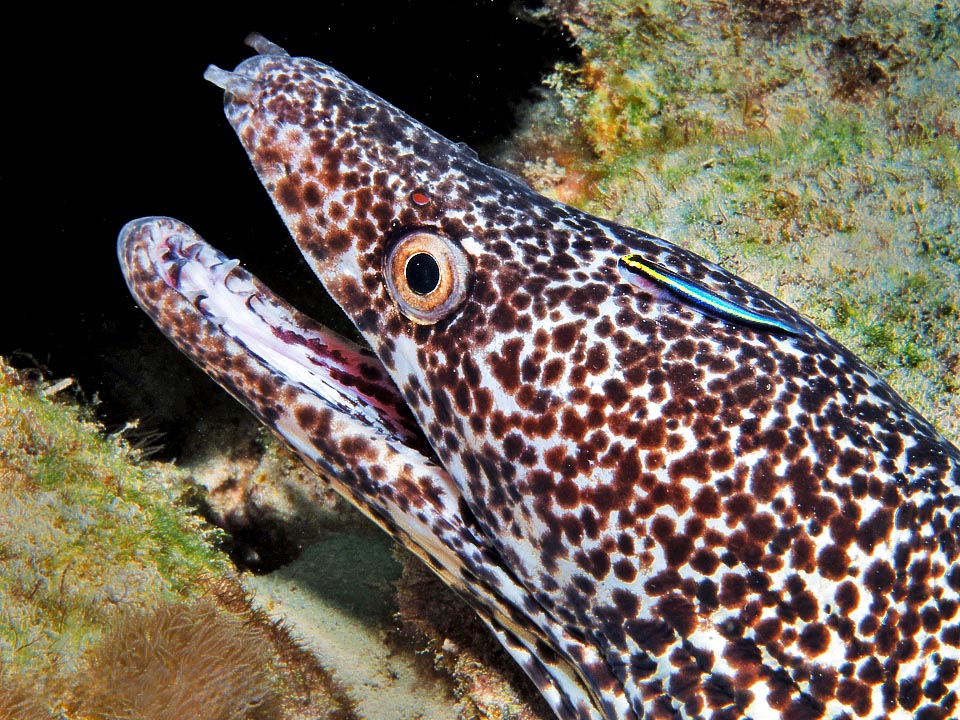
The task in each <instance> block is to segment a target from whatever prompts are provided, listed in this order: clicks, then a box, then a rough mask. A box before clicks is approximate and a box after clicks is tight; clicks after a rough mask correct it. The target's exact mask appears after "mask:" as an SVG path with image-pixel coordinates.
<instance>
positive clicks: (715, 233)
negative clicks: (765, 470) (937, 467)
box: [499, 0, 960, 441]
mask: <svg viewBox="0 0 960 720" xmlns="http://www.w3.org/2000/svg"><path fill="white" fill-rule="evenodd" d="M541 15H546V16H547V17H548V19H550V20H553V21H555V22H560V23H562V24H563V25H564V26H565V27H566V28H567V29H568V31H569V32H570V34H571V35H572V36H573V37H574V40H575V42H576V44H577V46H578V47H579V49H580V51H581V54H582V62H581V63H580V64H579V65H577V66H573V65H570V64H564V65H559V66H558V67H557V68H556V70H555V72H554V73H553V74H552V75H551V76H550V77H549V78H548V79H547V83H546V85H547V88H548V89H547V91H546V97H545V99H544V101H543V102H541V103H540V104H539V105H538V106H537V107H535V108H533V109H532V110H529V111H528V112H527V113H526V116H525V120H524V125H523V126H522V127H521V129H520V131H519V132H518V134H517V136H516V138H515V140H514V142H513V145H512V147H510V148H508V149H506V150H505V151H503V152H502V154H501V156H500V158H499V161H500V162H506V163H507V164H508V166H509V167H510V168H511V169H513V170H514V171H516V172H519V173H521V174H525V176H526V177H527V179H528V180H529V181H530V182H531V184H533V185H535V186H536V187H537V189H538V190H540V191H541V192H545V193H546V194H548V195H550V194H552V195H553V196H554V197H558V198H559V199H562V200H564V201H566V202H572V203H573V204H575V205H579V206H581V207H584V208H585V209H587V210H589V211H591V212H595V213H597V214H599V215H602V216H605V217H610V218H612V219H615V220H617V221H619V222H623V223H625V224H628V225H632V226H635V227H640V228H642V229H645V230H647V231H650V232H654V233H656V234H659V235H661V236H663V237H666V238H667V239H669V240H671V241H673V242H676V243H678V244H680V245H683V246H686V247H689V248H690V249H692V250H694V251H695V252H698V253H700V254H701V255H704V256H705V257H707V258H709V259H711V260H713V261H715V262H719V263H721V264H723V265H724V266H725V267H726V268H727V269H729V270H731V271H733V272H735V273H737V274H740V275H742V276H744V277H746V278H747V279H749V280H751V281H752V282H754V283H756V284H758V285H760V286H761V287H764V288H765V289H767V290H768V291H770V292H772V293H774V294H775V295H778V296H779V297H781V298H783V299H784V300H786V301H787V302H789V303H790V304H791V305H793V306H794V307H796V308H798V309H799V310H800V311H801V312H803V313H804V314H805V315H807V316H809V317H810V318H812V319H813V320H814V321H815V322H816V323H817V324H818V325H820V326H821V327H823V328H825V329H826V330H827V331H828V332H830V333H831V334H832V335H834V336H835V337H837V338H838V339H839V340H840V341H841V342H843V343H844V344H845V345H847V346H848V347H850V348H851V350H853V351H854V352H855V353H856V354H858V355H860V356H861V357H862V358H863V359H864V360H865V361H866V362H867V364H869V365H871V366H873V367H875V368H877V369H879V370H880V371H881V372H882V373H883V374H884V376H885V377H886V378H887V379H888V380H889V381H890V382H891V383H892V384H893V385H894V386H895V387H896V388H897V389H898V390H899V391H900V392H901V393H902V394H903V395H904V396H905V397H906V398H907V399H908V400H909V401H910V402H911V403H912V404H914V405H915V406H916V407H918V409H919V410H920V411H921V413H922V414H924V415H925V416H926V417H927V418H928V419H930V420H931V421H933V422H934V423H935V424H936V425H937V426H938V427H939V428H940V429H941V431H943V432H944V433H945V434H946V435H947V436H948V437H950V438H952V439H953V440H954V441H957V440H958V438H960V394H958V393H957V392H956V391H957V389H958V386H957V383H958V381H957V378H958V377H960V343H958V341H957V337H958V334H960V223H958V209H957V207H958V200H960V182H958V180H960V61H958V58H960V9H958V8H957V6H956V5H955V4H949V3H939V2H920V3H913V2H905V1H903V0H864V1H863V2H857V3H840V2H835V1H832V0H819V1H818V2H799V1H797V0H778V1H775V2H758V1H754V0H721V1H720V2H693V3H690V2H672V1H671V0H651V1H650V2H630V1H627V0H612V1H601V0H592V1H591V0H580V1H578V2H559V0H558V1H555V2H547V8H546V10H544V11H541ZM558 128H561V129H563V130H562V131H561V132H559V133H558V132H557V129H558ZM518 157H523V158H524V159H525V160H526V162H525V163H520V162H518V161H517V158H518ZM531 157H534V158H537V160H538V162H539V164H540V165H541V166H542V165H544V164H545V163H547V161H548V159H549V160H550V162H552V163H553V165H554V172H553V173H552V176H545V175H542V174H538V173H536V172H530V171H529V170H530V168H531V167H533V166H532V165H531V163H530V162H529V159H530V158H531ZM556 166H560V168H562V169H563V170H565V171H566V176H567V179H564V176H563V173H562V172H557V169H556ZM558 176H559V177H558ZM569 178H575V179H576V181H575V182H570V181H569Z"/></svg>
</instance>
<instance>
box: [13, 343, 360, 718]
mask: <svg viewBox="0 0 960 720" xmlns="http://www.w3.org/2000/svg"><path fill="white" fill-rule="evenodd" d="M60 387H61V385H60V384H57V385H53V386H49V385H45V384H44V383H43V382H42V381H40V380H36V379H32V380H31V379H28V378H27V377H26V376H25V375H21V374H18V373H17V372H16V371H14V370H13V369H11V368H10V367H9V366H7V365H6V364H5V363H4V361H3V360H2V359H0V718H6V717H10V718H18V719H19V718H25V719H26V718H37V719H42V718H53V717H58V718H66V719H70V720H72V719H77V720H80V719H83V718H107V717H110V718H127V717H129V718H137V719H138V720H150V718H157V719H158V720H159V719H160V718H167V717H171V714H170V712H171V711H172V712H174V714H177V710H178V709H179V710H180V711H182V712H181V714H179V715H177V716H182V717H200V716H201V715H202V716H203V717H205V718H210V719H211V720H281V719H290V718H296V717H306V716H309V717H317V718H328V719H330V720H350V719H351V718H355V714H354V711H353V707H354V703H353V701H352V700H351V699H350V698H349V697H348V695H347V694H346V692H345V691H344V689H343V688H342V687H341V686H340V685H339V684H338V683H337V682H336V681H335V680H334V679H333V678H332V676H331V675H330V673H329V671H327V670H326V669H325V668H323V667H322V666H321V665H320V664H319V662H318V661H317V660H316V658H315V657H314V656H313V655H311V654H310V653H309V652H307V651H306V650H304V649H302V648H301V647H300V646H299V645H298V644H297V642H296V641H295V640H294V639H293V637H292V636H291V635H290V633H289V631H288V630H287V629H286V628H284V627H283V626H280V625H277V624H276V623H274V622H272V621H271V620H270V619H269V618H268V617H267V616H266V615H265V614H264V613H262V612H259V611H256V610H253V608H252V606H251V604H250V598H249V596H248V594H247V593H246V591H245V590H244V588H243V586H242V585H241V584H240V582H239V580H238V578H237V577H236V576H235V575H234V574H233V572H232V571H231V568H230V565H229V563H228V561H227V559H226V557H225V556H224V555H223V554H222V553H221V552H220V551H219V550H218V547H217V546H218V545H219V544H220V543H221V541H222V534H221V533H220V532H219V531H218V530H216V529H214V528H212V527H211V526H209V525H207V524H206V523H205V522H203V521H202V520H201V519H199V518H198V517H197V516H196V515H195V514H194V512H193V511H192V510H191V509H190V508H189V506H188V505H187V503H185V502H184V501H183V500H184V498H183V492H184V491H183V490H182V488H184V487H185V484H184V477H183V476H184V472H183V471H181V470H178V469H176V468H174V467H173V466H170V465H163V464H159V463H146V462H143V461H142V460H140V459H139V458H138V453H137V451H135V450H132V449H131V448H130V447H129V446H128V444H127V443H126V441H125V440H124V439H123V438H122V437H121V435H119V434H115V435H107V434H105V433H104V432H103V430H102V428H101V427H100V426H99V425H98V424H97V423H96V422H95V421H94V420H93V419H92V417H91V415H90V413H89V410H86V409H84V408H83V407H82V406H80V405H75V404H72V403H69V402H61V401H59V400H57V399H56V398H57V397H58V392H57V391H58V389H59V388H60ZM198 713H199V714H198Z"/></svg>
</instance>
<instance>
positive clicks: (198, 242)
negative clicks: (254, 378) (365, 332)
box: [117, 217, 429, 454]
mask: <svg viewBox="0 0 960 720" xmlns="http://www.w3.org/2000/svg"><path fill="white" fill-rule="evenodd" d="M117 252H118V255H119V257H120V264H121V266H122V268H123V272H124V276H125V278H126V280H127V285H128V287H129V288H130V291H131V292H132V293H133V295H134V297H135V298H136V300H137V303H138V304H139V305H140V306H141V307H142V308H143V309H144V311H146V313H147V314H148V315H150V316H151V318H152V319H153V320H154V322H155V323H157V325H158V326H159V327H160V329H161V330H163V331H164V333H165V334H166V335H167V336H168V337H170V339H171V340H172V341H173V342H174V343H175V344H177V345H178V347H180V349H181V350H183V351H184V352H185V353H187V354H188V355H189V356H190V357H191V358H192V359H193V360H194V361H195V362H197V363H198V364H200V365H201V366H202V367H203V366H204V365H205V362H209V361H210V360H209V359H207V360H206V361H203V360H201V359H199V358H198V353H199V352H200V351H201V350H202V348H200V347H191V342H192V345H194V346H196V345H198V344H199V343H201V342H202V341H198V340H193V341H190V340H188V339H187V333H183V332H178V328H181V327H182V326H183V324H184V323H190V322H194V323H196V322H199V323H208V324H209V325H208V326H207V333H206V337H208V338H213V337H216V334H217V333H219V334H222V336H223V338H229V339H230V340H231V341H233V342H235V343H237V344H238V345H239V346H241V347H242V348H243V350H244V352H246V353H249V354H250V355H252V356H254V357H256V358H257V359H258V360H259V361H260V362H261V363H262V364H263V365H264V366H265V367H266V368H267V369H269V371H270V372H272V373H273V374H275V375H276V376H278V377H281V378H283V382H284V383H285V384H296V385H298V386H299V387H301V388H302V389H305V390H307V391H308V392H310V393H312V394H314V395H316V396H317V397H318V398H320V399H321V400H322V401H323V402H324V403H325V404H326V405H328V406H330V407H331V408H332V409H334V410H335V411H336V412H338V413H346V414H349V415H351V416H353V417H354V419H355V420H357V421H358V422H360V423H362V424H364V425H367V426H368V427H369V429H370V432H371V434H372V435H373V436H375V437H378V438H381V439H384V440H389V441H394V442H399V443H401V444H403V445H409V446H411V447H413V448H415V449H416V450H417V451H418V452H420V453H424V454H429V451H428V450H427V448H428V447H429V446H428V445H427V443H426V440H425V439H424V438H423V436H422V434H421V433H420V431H419V427H418V426H417V424H416V421H415V420H414V418H413V416H412V415H411V413H410V411H409V409H408V408H407V406H406V403H405V402H404V400H403V398H402V396H401V395H400V393H399V391H398V390H397V388H396V386H395V385H394V384H393V381H392V380H390V378H389V376H388V375H387V373H386V370H384V368H383V366H382V365H381V364H380V361H379V360H378V359H377V358H376V356H375V355H373V354H372V353H371V352H369V351H368V350H365V349H364V348H361V347H359V346H357V345H355V344H353V343H352V342H350V341H348V340H346V339H344V338H342V337H341V336H340V335H338V334H336V333H335V332H333V331H332V330H329V329H327V328H326V327H324V326H323V325H321V324H319V323H317V322H315V321H314V320H312V319H310V318H309V317H307V316H305V315H303V314H302V313H300V312H299V311H297V310H296V309H295V308H293V307H292V306H290V305H289V304H287V303H286V302H284V301H283V300H281V299H280V298H278V297H277V296H276V295H274V294H273V293H272V292H271V291H270V289H269V288H267V287H266V286H265V285H263V284H262V283H261V282H260V281H259V280H257V278H256V277H254V276H253V275H251V274H250V273H249V272H247V271H246V270H244V269H243V268H241V267H240V263H239V261H237V260H232V259H229V258H227V257H226V256H225V255H223V254H222V253H221V252H220V251H218V250H217V249H216V248H214V247H213V246H211V245H209V244H208V243H207V242H205V241H204V240H203V239H202V238H201V237H200V236H199V235H197V233H196V232H194V231H193V230H192V229H191V228H190V227H188V226H187V225H185V224H183V223H181V222H179V221H178V220H174V219H173V218H165V217H147V218H140V219H138V220H133V221H131V222H129V223H127V224H126V225H125V226H124V227H123V229H122V230H121V232H120V235H119V238H118V240H117ZM191 337H192V335H191ZM184 344H187V347H184ZM204 369H207V368H206V367H204ZM235 394H236V393H235ZM240 399H241V401H243V402H244V404H247V405H250V404H251V399H250V398H240Z"/></svg>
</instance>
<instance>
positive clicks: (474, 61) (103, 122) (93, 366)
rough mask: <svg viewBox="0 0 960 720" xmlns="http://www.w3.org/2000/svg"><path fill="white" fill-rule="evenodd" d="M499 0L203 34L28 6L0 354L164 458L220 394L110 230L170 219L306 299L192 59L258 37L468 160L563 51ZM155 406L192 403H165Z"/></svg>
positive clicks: (10, 178) (14, 49) (340, 8)
mask: <svg viewBox="0 0 960 720" xmlns="http://www.w3.org/2000/svg"><path fill="white" fill-rule="evenodd" d="M514 5H515V4H514V3H512V2H501V1H499V0H484V1H476V2H446V3H442V2H434V1H433V0H407V1H402V0H401V1H397V2H390V3H360V2H335V3H323V2H318V3H315V4H313V5H310V6H307V8H301V9H297V8H295V7H291V6H289V5H286V4H284V5H283V6H282V7H281V4H277V5H276V6H271V5H261V6H260V7H259V8H257V12H256V13H251V14H247V15H243V14H239V15H238V14H237V13H236V12H231V13H230V14H229V15H227V14H221V16H220V17H219V18H218V19H216V20H214V21H211V20H210V19H209V17H208V13H210V12H211V11H210V10H208V8H207V7H203V8H201V7H200V6H199V5H198V7H197V10H196V12H195V13H191V12H183V11H177V12H175V11H172V10H170V9H169V8H166V7H156V6H148V5H143V6H140V7H137V8H135V9H130V10H129V13H130V15H129V16H124V15H116V14H112V15H107V14H104V15H103V16H102V17H99V16H95V15H92V14H78V13H74V14H73V15H72V16H65V15H63V14H58V13H54V12H53V11H52V10H51V11H50V13H49V16H46V15H45V12H46V11H45V9H44V8H42V7H34V8H31V9H29V10H30V11H31V17H30V19H29V20H26V21H24V22H22V23H21V24H20V25H16V26H14V25H11V26H8V27H7V29H6V30H5V35H6V38H5V44H4V48H3V50H2V51H0V52H2V53H3V56H4V63H3V65H4V68H5V71H4V72H5V79H6V89H5V95H6V98H5V100H4V102H3V108H2V117H3V121H2V122H3V125H4V127H3V131H2V136H3V138H4V140H5V145H6V149H5V152H4V161H3V162H2V165H0V197H2V198H3V204H4V215H5V217H6V222H5V223H4V226H5V228H6V231H5V233H4V235H5V237H4V238H3V240H2V247H3V256H2V258H3V259H2V267H3V277H4V285H3V287H4V290H5V292H4V297H5V299H6V302H5V308H6V311H5V313H4V320H3V326H2V330H0V354H2V355H4V356H7V357H11V358H13V360H14V362H15V364H17V365H19V366H30V365H36V366H40V367H42V368H45V369H46V370H47V371H48V372H49V373H50V374H51V376H52V377H54V378H59V377H66V376H71V377H74V378H76V379H77V380H78V381H79V385H80V386H81V387H82V388H83V392H84V394H85V396H86V397H88V398H92V397H94V396H96V397H97V398H98V399H99V400H100V405H99V410H98V412H99V414H100V416H101V418H102V419H103V420H104V422H105V423H106V425H107V427H108V429H111V428H113V427H116V426H119V425H121V424H122V423H123V422H124V421H125V420H128V419H132V418H133V417H142V418H143V419H144V421H145V422H146V423H147V424H149V425H151V427H152V429H157V430H160V431H161V432H163V433H165V438H166V439H165V453H164V454H168V455H175V454H177V452H178V449H179V444H180V442H181V438H180V437H179V436H178V431H177V429H176V426H177V423H178V422H179V421H180V419H181V418H178V417H177V415H179V414H183V413H189V412H197V411H200V412H202V407H203V403H206V402H207V401H206V400H197V399H198V398H201V399H202V398H207V397H210V398H215V399H214V400H210V401H209V402H220V401H221V396H223V398H225V397H226V396H225V394H223V393H217V394H214V393H213V392H212V384H210V383H207V381H205V380H204V378H203V376H202V374H201V373H200V372H199V371H196V370H194V369H193V368H192V366H191V365H190V364H189V361H186V360H185V359H182V358H180V356H179V354H178V353H177V352H176V351H175V350H173V348H172V346H170V345H169V344H168V343H166V341H165V340H164V339H163V338H162V336H161V335H160V333H159V332H158V331H156V330H155V329H154V328H153V326H152V325H151V324H150V322H149V320H148V319H147V318H146V316H145V315H144V314H143V313H142V312H141V311H139V310H138V309H137V308H136V306H135V305H134V303H133V300H132V299H131V297H130V296H129V294H128V292H127V290H126V287H125V286H124V284H123V279H122V277H121V275H120V272H119V269H118V265H117V261H116V256H115V243H116V236H117V232H118V231H119V229H120V228H121V227H122V225H123V224H124V223H125V222H127V221H128V220H130V219H133V218H135V217H139V216H143V215H172V216H174V217H176V218H179V219H180V220H183V221H184V222H186V223H187V224H188V225H191V226H193V227H194V229H196V230H197V231H198V232H199V233H200V234H201V235H203V236H204V237H205V238H206V239H207V240H208V241H210V242H211V243H212V244H213V245H215V246H216V247H218V248H219V249H221V250H222V251H223V252H225V253H226V254H228V255H230V256H232V257H238V258H240V259H241V261H242V262H243V264H244V266H245V267H247V268H248V269H250V270H251V271H252V272H254V273H255V274H257V275H258V276H259V277H260V278H261V279H263V280H264V281H265V282H266V283H267V284H268V285H269V286H271V287H272V288H273V289H274V290H276V291H277V292H279V293H280V294H281V295H282V296H285V297H287V298H288V299H289V300H291V301H292V302H294V303H295V304H296V305H298V307H300V308H301V309H303V310H305V311H307V312H308V313H310V312H317V308H318V307H319V297H318V296H319V295H320V292H321V291H320V290H319V284H318V283H317V282H316V281H315V280H314V279H313V278H312V275H311V274H310V273H309V271H308V270H307V269H306V267H305V265H304V264H303V263H302V261H301V260H300V257H299V255H298V253H297V250H296V248H295V246H294V245H293V243H292V241H290V240H289V238H288V237H287V234H286V231H285V229H284V228H283V226H282V224H281V222H280V220H279V217H278V216H277V215H276V213H275V211H274V209H273V207H272V205H271V204H270V201H269V198H268V197H267V194H266V193H265V192H264V190H263V189H262V187H261V186H260V184H259V182H258V181H257V179H256V176H255V175H254V173H253V171H252V169H251V168H250V167H249V164H248V161H247V158H246V155H245V153H244V151H243V149H242V148H241V146H240V144H239V141H238V140H237V139H236V137H235V136H234V134H233V131H232V130H231V129H230V127H229V126H228V125H227V123H226V120H225V119H224V117H223V114H222V109H221V103H222V91H221V90H220V89H219V88H216V87H215V86H213V85H211V84H209V83H207V82H206V81H204V80H203V77H202V75H203V71H204V69H205V68H206V66H207V65H208V64H210V63H215V64H217V65H219V66H221V67H223V68H225V69H232V68H233V67H234V66H235V65H236V64H237V63H238V62H239V61H241V60H242V59H244V58H245V57H248V56H250V55H251V54H253V51H252V50H250V49H248V48H247V47H246V46H244V45H243V40H244V38H245V37H246V35H247V34H248V33H249V32H251V31H254V30H256V31H258V32H260V33H262V34H263V35H264V36H266V37H267V38H269V39H270V40H272V41H273V42H275V43H277V44H279V45H281V46H283V47H284V48H286V49H287V50H288V51H289V52H290V53H291V54H293V55H305V56H309V57H313V58H316V59H317V60H320V61H322V62H325V63H327V64H329V65H332V66H333V67H335V68H337V69H338V70H340V71H342V72H344V73H345V74H346V75H348V76H349V77H351V78H352V79H353V80H355V81H356V82H358V83H360V84H361V85H364V86H365V87H367V88H369V89H371V90H373V91H374V92H376V93H378V94H379V95H381V96H383V97H384V98H386V99H387V100H388V101H390V102H392V103H393V104H394V105H396V106H398V107H400V108H401V109H403V110H404V111H406V112H407V113H409V114H410V115H412V116H413V117H416V118H417V119H419V120H421V121H422V122H424V123H426V124H427V125H428V126H430V127H432V128H434V129H435V130H437V131H439V132H441V133H442V134H444V135H446V136H447V137H449V138H451V139H453V140H456V141H460V142H466V143H468V144H470V145H472V146H474V147H481V148H482V147H483V146H484V145H488V144H490V143H492V142H495V141H496V139H497V138H498V137H501V136H503V135H506V134H507V133H509V131H510V130H511V128H512V126H513V117H514V111H515V108H516V103H517V101H519V100H520V99H522V98H523V97H524V96H527V95H529V93H530V91H531V89H534V88H536V87H537V86H538V85H539V83H540V79H541V77H542V76H543V74H544V73H545V72H546V71H548V70H549V68H550V67H551V66H552V64H553V63H554V62H555V61H556V60H558V59H559V58H560V57H566V58H568V59H571V58H575V56H576V55H575V52H574V51H573V50H572V49H571V46H570V44H569V42H568V41H567V39H566V38H565V36H564V35H563V34H562V33H561V31H560V30H559V29H558V28H555V27H553V28H551V27H545V26H542V25H537V24H533V23H530V22H528V21H526V20H524V19H522V18H521V17H518V13H517V12H516V11H515V10H516V8H515V6H514ZM201 10H202V15H201ZM317 319H320V320H322V321H325V320H326V319H325V318H317ZM158 393H159V394H166V395H174V394H179V395H181V396H187V397H191V398H194V400H195V402H194V404H193V405H192V406H190V405H183V404H182V403H181V404H174V405H169V404H167V405H164V404H163V403H162V402H160V401H159V400H158ZM197 402H200V403H201V404H200V405H197ZM225 402H232V401H229V400H225ZM198 407H199V408H201V410H197V408H198ZM191 408H192V409H191Z"/></svg>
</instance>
